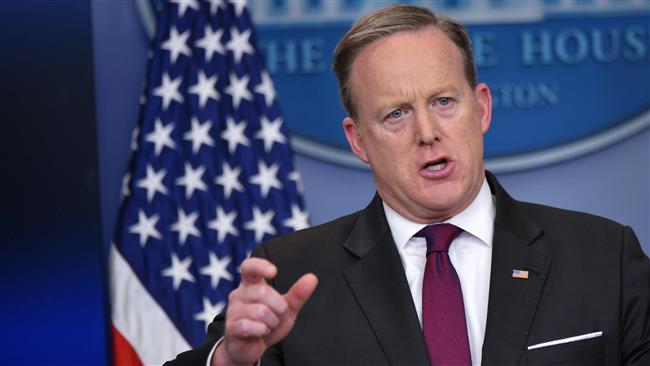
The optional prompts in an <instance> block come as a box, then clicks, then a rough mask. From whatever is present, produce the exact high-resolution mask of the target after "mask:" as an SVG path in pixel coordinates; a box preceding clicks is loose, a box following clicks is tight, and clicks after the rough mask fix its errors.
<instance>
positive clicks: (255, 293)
mask: <svg viewBox="0 0 650 366" xmlns="http://www.w3.org/2000/svg"><path fill="white" fill-rule="evenodd" d="M277 272H278V270H277V268H276V267H275V266H274V265H273V264H272V263H271V262H269V261H267V260H264V259H260V258H249V259H246V260H245V261H244V262H242V265H241V275H242V281H241V284H240V285H239V287H238V288H237V289H235V290H234V291H233V292H231V293H230V297H229V304H228V310H227V312H226V327H225V333H224V339H223V341H222V342H221V344H219V346H218V347H217V349H216V350H215V352H214V354H213V356H212V361H211V364H212V366H218V365H253V364H255V363H256V362H257V360H259V359H260V357H262V354H263V353H264V351H266V349H267V348H269V347H270V346H272V345H274V344H275V343H277V342H279V341H280V340H282V338H284V337H285V336H286V335H287V334H288V333H289V331H291V329H292V328H293V324H294V323H295V320H296V317H297V316H298V312H299V311H300V309H301V308H302V306H303V304H304V303H305V302H306V301H307V299H309V297H310V296H311V294H312V293H313V292H314V290H315V289H316V285H317V284H318V279H317V278H316V276H314V275H313V274H311V273H309V274H306V275H304V276H302V277H300V279H299V280H298V281H296V283H294V284H293V286H291V288H290V289H289V291H288V292H287V293H286V294H284V295H281V294H279V293H278V292H277V291H275V289H273V288H272V287H271V286H269V285H268V284H267V283H266V280H270V279H272V278H274V277H275V275H276V274H277Z"/></svg>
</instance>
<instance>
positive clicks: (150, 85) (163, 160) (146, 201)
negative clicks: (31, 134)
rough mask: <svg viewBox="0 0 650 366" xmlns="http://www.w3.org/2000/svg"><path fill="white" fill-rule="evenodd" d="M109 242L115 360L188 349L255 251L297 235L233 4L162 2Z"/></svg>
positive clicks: (274, 135) (251, 45) (291, 176)
mask: <svg viewBox="0 0 650 366" xmlns="http://www.w3.org/2000/svg"><path fill="white" fill-rule="evenodd" d="M157 25H158V26H157V31H156V35H155V39H154V40H153V42H152V49H151V52H150V56H149V57H150V59H149V66H148V71H147V78H146V82H145V84H146V86H145V89H144V94H143V97H142V99H143V100H142V103H143V104H142V108H141V111H140V120H139V124H138V128H136V131H135V133H134V142H133V145H134V146H133V149H134V151H133V155H132V159H131V162H130V167H129V171H128V173H127V174H126V176H125V178H124V186H123V203H122V207H121V210H120V213H119V218H118V225H117V228H116V234H115V240H114V242H113V243H112V245H111V252H110V271H111V275H110V277H111V302H112V322H113V336H114V355H115V363H116V364H160V363H162V362H163V361H165V360H168V359H172V358H174V357H175V355H176V354H177V353H180V352H182V351H185V350H187V349H189V348H192V347H196V346H198V345H199V344H200V343H201V342H202V341H203V339H204V338H205V334H206V328H207V326H208V324H209V323H210V322H211V321H212V319H213V318H214V317H215V316H216V315H217V314H218V313H219V312H221V311H222V310H224V308H225V306H226V301H227V296H228V293H229V292H230V291H231V290H233V289H234V288H235V287H237V285H238V282H239V279H240V275H239V271H238V270H239V265H240V263H241V261H242V260H244V259H245V258H246V257H247V256H248V255H249V254H250V252H251V251H252V249H253V248H254V247H255V246H256V245H258V244H259V243H260V242H262V241H265V240H268V239H270V238H272V237H274V236H276V235H280V234H283V233H286V232H289V231H292V230H298V229H302V228H305V227H307V226H308V215H307V213H306V212H305V209H304V205H303V200H302V197H301V196H302V193H301V184H300V177H299V175H298V173H297V172H296V171H295V170H294V167H293V156H292V153H291V151H290V148H289V145H288V135H287V129H286V125H285V124H284V123H283V120H282V116H281V113H280V110H279V107H278V101H277V98H276V93H275V90H274V88H273V84H272V81H271V78H270V76H269V74H268V73H267V72H266V71H265V69H264V66H263V59H262V57H261V55H260V53H259V52H258V51H257V49H256V47H255V34H254V31H253V27H252V23H251V19H250V15H249V13H248V10H247V8H246V6H245V1H231V2H226V1H219V0H210V1H207V2H203V1H198V0H175V1H170V2H168V3H165V4H163V6H162V7H161V9H160V10H159V14H158V23H157Z"/></svg>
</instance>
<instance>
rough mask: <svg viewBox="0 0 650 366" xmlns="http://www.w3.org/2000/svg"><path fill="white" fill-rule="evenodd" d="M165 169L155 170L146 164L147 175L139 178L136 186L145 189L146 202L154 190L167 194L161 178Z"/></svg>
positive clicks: (151, 197) (153, 193)
mask: <svg viewBox="0 0 650 366" xmlns="http://www.w3.org/2000/svg"><path fill="white" fill-rule="evenodd" d="M165 174H167V171H165V169H160V171H158V172H156V171H155V170H154V169H153V167H152V166H151V164H147V175H146V177H144V179H140V180H139V181H138V183H137V186H138V187H140V188H144V189H146V190H147V202H151V200H152V199H153V197H154V195H155V194H156V192H160V193H162V194H168V193H169V192H168V191H167V188H166V187H165V185H164V184H163V182H162V180H163V178H165Z"/></svg>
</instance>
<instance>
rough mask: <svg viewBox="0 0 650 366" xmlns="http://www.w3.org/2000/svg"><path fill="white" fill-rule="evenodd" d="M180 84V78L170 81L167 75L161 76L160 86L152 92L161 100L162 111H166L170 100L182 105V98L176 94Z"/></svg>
mask: <svg viewBox="0 0 650 366" xmlns="http://www.w3.org/2000/svg"><path fill="white" fill-rule="evenodd" d="M181 82H183V78H182V77H181V76H179V77H177V78H176V79H174V80H172V79H171V78H170V77H169V74H163V76H162V84H160V86H159V87H157V88H156V89H154V90H153V95H155V96H157V97H161V98H162V99H163V109H167V108H168V107H169V104H170V103H171V102H172V100H175V101H177V102H178V103H183V96H182V95H181V93H179V92H178V87H179V86H180V85H181Z"/></svg>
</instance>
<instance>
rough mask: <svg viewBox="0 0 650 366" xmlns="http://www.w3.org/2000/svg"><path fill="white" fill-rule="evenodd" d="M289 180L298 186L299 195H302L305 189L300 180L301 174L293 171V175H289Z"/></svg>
mask: <svg viewBox="0 0 650 366" xmlns="http://www.w3.org/2000/svg"><path fill="white" fill-rule="evenodd" d="M289 180H290V181H292V182H293V183H294V184H295V185H296V189H297V190H298V193H300V194H302V193H303V187H302V179H300V173H299V172H298V171H297V170H294V171H292V172H291V173H289Z"/></svg>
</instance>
